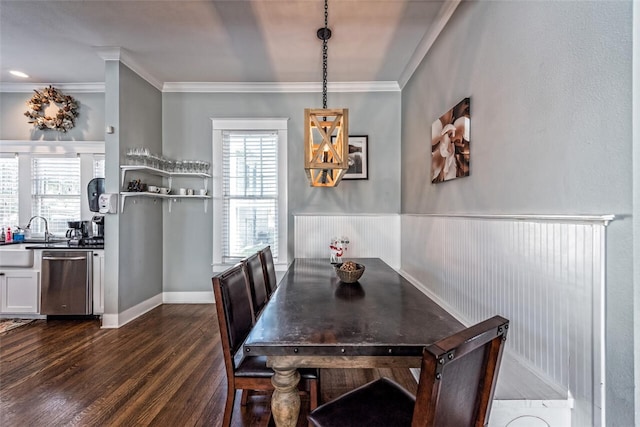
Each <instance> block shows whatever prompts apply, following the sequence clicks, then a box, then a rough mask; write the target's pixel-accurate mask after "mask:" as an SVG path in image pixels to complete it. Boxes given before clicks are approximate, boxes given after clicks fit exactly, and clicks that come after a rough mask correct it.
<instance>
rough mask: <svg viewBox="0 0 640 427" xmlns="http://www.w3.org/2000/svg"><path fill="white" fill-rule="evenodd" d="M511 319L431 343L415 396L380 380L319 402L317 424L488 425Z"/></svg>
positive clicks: (327, 426) (496, 319)
mask: <svg viewBox="0 0 640 427" xmlns="http://www.w3.org/2000/svg"><path fill="white" fill-rule="evenodd" d="M508 328H509V321H508V320H507V319H505V318H503V317H500V316H495V317H492V318H490V319H487V320H485V321H483V322H480V323H478V324H476V325H474V326H472V327H470V328H467V329H464V330H462V331H460V332H458V333H456V334H453V335H451V336H450V337H447V338H444V339H441V340H440V341H438V342H436V343H435V344H432V345H429V346H427V347H426V348H425V349H424V351H423V353H422V366H421V371H420V380H419V382H418V392H417V394H416V396H413V395H412V394H411V393H409V392H408V391H407V390H405V389H404V388H403V387H402V386H400V385H399V384H397V383H395V382H394V381H392V380H390V379H388V378H380V379H378V380H375V381H373V382H370V383H368V384H365V385H363V386H361V387H359V388H357V389H355V390H352V391H350V392H348V393H346V394H344V395H342V396H340V397H338V398H337V399H335V400H332V401H331V402H328V403H326V404H324V405H321V406H319V407H318V408H317V409H315V410H314V411H312V412H311V413H310V414H309V416H308V418H309V420H310V421H311V422H312V423H313V424H314V425H316V426H317V427H334V426H335V427H337V426H340V427H349V426H385V427H389V426H411V427H435V426H437V427H472V426H473V427H481V426H486V425H488V422H489V412H490V410H491V403H492V401H493V394H494V391H495V386H496V380H497V377H498V371H499V368H500V362H501V360H502V352H503V349H504V342H505V339H506V337H507V329H508Z"/></svg>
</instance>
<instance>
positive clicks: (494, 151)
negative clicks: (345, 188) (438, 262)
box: [401, 1, 634, 426]
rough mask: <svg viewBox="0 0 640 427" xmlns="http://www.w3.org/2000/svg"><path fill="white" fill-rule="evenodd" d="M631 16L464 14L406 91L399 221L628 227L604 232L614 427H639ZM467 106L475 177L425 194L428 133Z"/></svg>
mask: <svg viewBox="0 0 640 427" xmlns="http://www.w3.org/2000/svg"><path fill="white" fill-rule="evenodd" d="M631 12H632V4H631V2H629V1H620V2H538V1H535V2H506V1H494V2H463V3H461V5H460V6H459V7H458V9H457V10H456V12H455V13H454V16H453V17H452V19H451V21H450V22H449V24H448V25H447V26H446V28H445V29H444V31H443V33H442V34H441V35H440V37H439V38H438V40H437V41H436V42H435V44H434V46H433V47H432V49H431V50H430V52H429V53H428V55H427V56H426V58H425V59H424V60H423V62H422V64H421V65H420V66H419V68H418V69H417V71H416V73H415V74H414V75H413V76H412V78H411V80H410V81H409V82H408V84H407V85H406V86H405V87H404V89H403V92H402V112H403V115H402V203H401V204H402V212H403V213H485V214H517V213H523V214H532V213H540V214H590V213H591V214H605V213H614V214H617V215H621V216H623V217H624V216H626V218H622V219H619V220H616V221H614V222H613V223H612V224H611V225H610V226H609V228H608V232H607V251H608V252H607V253H608V259H607V277H606V281H607V284H606V286H607V290H606V298H607V302H606V304H607V306H606V310H607V318H606V323H607V326H606V334H607V342H606V346H607V366H606V373H607V380H608V383H607V392H606V398H607V408H606V411H607V415H608V421H609V423H608V424H609V425H621V426H622V425H625V426H627V425H634V401H633V386H634V384H633V378H634V364H633V362H634V356H633V261H632V257H633V255H632V238H631V235H632V234H631V232H632V228H631V220H630V219H629V218H628V215H629V214H630V213H631V212H632V174H633V166H632V161H631V159H632V135H631V122H632V120H631V119H632V108H631V107H632V105H631V88H632V84H631V81H632V67H631V58H632V55H631V50H632V44H631V34H632V20H631V16H632V13H631ZM466 96H470V97H471V166H470V168H471V176H470V177H467V178H461V179H456V180H453V181H450V182H446V183H442V184H438V185H432V184H430V183H429V182H430V180H429V170H430V145H429V140H430V132H431V123H432V122H433V121H434V120H435V119H436V118H438V117H439V116H440V115H442V114H443V113H444V112H445V111H446V110H447V109H449V108H450V107H452V106H453V105H455V104H456V103H457V102H458V101H460V100H461V99H462V98H464V97H466ZM403 253H405V252H404V251H403ZM403 261H405V260H403Z"/></svg>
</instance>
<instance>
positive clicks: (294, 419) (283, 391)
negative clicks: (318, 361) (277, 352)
mask: <svg viewBox="0 0 640 427" xmlns="http://www.w3.org/2000/svg"><path fill="white" fill-rule="evenodd" d="M273 371H274V372H275V374H274V375H273V377H271V383H272V384H273V387H274V388H275V391H274V392H273V395H272V396H271V415H273V419H274V421H275V422H276V426H277V427H295V426H296V424H298V416H299V415H300V395H299V394H298V382H300V374H299V373H298V370H297V369H293V368H276V367H274V368H273Z"/></svg>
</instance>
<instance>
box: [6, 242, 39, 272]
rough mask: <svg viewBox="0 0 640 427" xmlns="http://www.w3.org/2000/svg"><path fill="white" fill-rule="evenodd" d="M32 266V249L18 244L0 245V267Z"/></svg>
mask: <svg viewBox="0 0 640 427" xmlns="http://www.w3.org/2000/svg"><path fill="white" fill-rule="evenodd" d="M2 267H33V250H31V249H25V248H23V247H20V246H3V247H0V268H2Z"/></svg>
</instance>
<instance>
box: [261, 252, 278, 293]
mask: <svg viewBox="0 0 640 427" xmlns="http://www.w3.org/2000/svg"><path fill="white" fill-rule="evenodd" d="M260 258H261V259H262V266H263V267H264V276H265V282H266V284H267V294H268V295H269V296H271V294H272V293H274V292H275V290H276V288H277V287H278V277H277V276H276V266H275V264H274V262H273V253H272V252H271V246H267V247H266V248H264V249H263V250H261V251H260Z"/></svg>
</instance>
